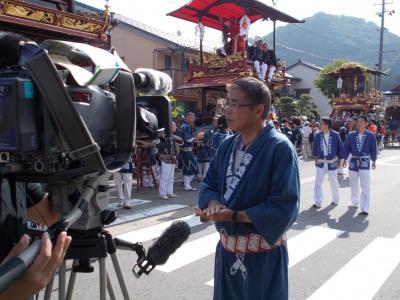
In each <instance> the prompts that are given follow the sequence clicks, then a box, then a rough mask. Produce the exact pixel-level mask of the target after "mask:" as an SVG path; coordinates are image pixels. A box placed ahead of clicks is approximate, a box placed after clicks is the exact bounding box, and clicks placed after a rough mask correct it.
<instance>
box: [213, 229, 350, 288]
mask: <svg viewBox="0 0 400 300" xmlns="http://www.w3.org/2000/svg"><path fill="white" fill-rule="evenodd" d="M343 233H344V231H341V230H336V229H331V228H327V227H318V226H317V227H312V228H310V229H308V230H306V231H304V232H302V233H300V234H298V235H296V236H295V237H293V238H291V239H289V240H288V251H289V268H291V267H293V266H294V265H296V264H297V263H299V262H300V261H302V260H303V259H305V258H307V257H308V256H310V255H311V254H313V253H314V252H317V251H318V250H319V249H321V248H322V247H324V246H326V245H327V244H329V243H330V242H332V241H333V240H334V239H335V238H337V237H338V236H339V235H341V234H343ZM206 285H209V286H214V280H210V281H208V282H207V283H206Z"/></svg>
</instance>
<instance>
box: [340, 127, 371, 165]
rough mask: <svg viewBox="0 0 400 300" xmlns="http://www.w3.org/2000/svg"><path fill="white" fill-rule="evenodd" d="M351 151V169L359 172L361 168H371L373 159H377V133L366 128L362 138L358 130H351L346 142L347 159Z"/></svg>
mask: <svg viewBox="0 0 400 300" xmlns="http://www.w3.org/2000/svg"><path fill="white" fill-rule="evenodd" d="M350 153H351V159H350V163H349V170H350V171H355V172H358V171H359V170H369V169H370V167H371V160H372V161H375V160H376V159H377V149H376V137H375V134H373V133H372V132H370V131H368V130H365V132H364V134H363V135H362V138H361V139H360V137H359V134H358V131H352V132H350V133H349V135H348V136H347V139H346V142H345V144H344V155H343V158H344V159H347V158H348V157H349V154H350Z"/></svg>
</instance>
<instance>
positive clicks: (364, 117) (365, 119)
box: [357, 116, 368, 123]
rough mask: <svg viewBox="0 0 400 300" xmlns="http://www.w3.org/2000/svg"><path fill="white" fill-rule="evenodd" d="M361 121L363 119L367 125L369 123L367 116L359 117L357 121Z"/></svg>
mask: <svg viewBox="0 0 400 300" xmlns="http://www.w3.org/2000/svg"><path fill="white" fill-rule="evenodd" d="M359 119H363V120H364V121H365V123H368V118H367V117H366V116H359V117H358V118H357V120H359Z"/></svg>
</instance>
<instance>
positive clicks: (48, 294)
mask: <svg viewBox="0 0 400 300" xmlns="http://www.w3.org/2000/svg"><path fill="white" fill-rule="evenodd" d="M54 277H55V275H54V276H53V278H52V279H51V280H50V282H49V284H48V285H47V286H46V291H45V292H44V298H43V300H50V298H51V292H52V290H53V285H54Z"/></svg>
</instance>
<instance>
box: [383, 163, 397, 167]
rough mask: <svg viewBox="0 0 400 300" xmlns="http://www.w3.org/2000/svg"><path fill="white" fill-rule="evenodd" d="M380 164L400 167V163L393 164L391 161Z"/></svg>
mask: <svg viewBox="0 0 400 300" xmlns="http://www.w3.org/2000/svg"><path fill="white" fill-rule="evenodd" d="M379 165H381V166H388V167H400V164H391V163H380V164H379Z"/></svg>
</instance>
